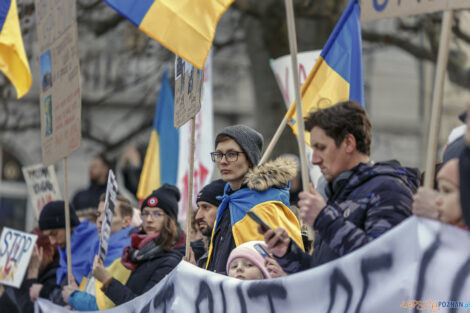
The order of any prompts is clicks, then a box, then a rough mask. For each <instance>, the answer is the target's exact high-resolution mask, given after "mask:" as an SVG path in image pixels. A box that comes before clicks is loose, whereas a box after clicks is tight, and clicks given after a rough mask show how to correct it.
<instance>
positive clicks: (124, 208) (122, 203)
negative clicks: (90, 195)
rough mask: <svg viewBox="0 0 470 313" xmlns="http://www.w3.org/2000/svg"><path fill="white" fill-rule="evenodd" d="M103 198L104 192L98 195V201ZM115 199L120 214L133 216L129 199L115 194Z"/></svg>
mask: <svg viewBox="0 0 470 313" xmlns="http://www.w3.org/2000/svg"><path fill="white" fill-rule="evenodd" d="M105 200H106V193H102V194H101V196H100V202H104V201H105ZM116 200H117V201H119V213H120V214H121V216H122V217H125V216H129V217H130V218H132V216H134V209H133V208H132V204H131V201H130V200H129V199H127V198H126V197H123V196H121V195H116Z"/></svg>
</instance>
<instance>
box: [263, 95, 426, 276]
mask: <svg viewBox="0 0 470 313" xmlns="http://www.w3.org/2000/svg"><path fill="white" fill-rule="evenodd" d="M305 125H306V129H307V130H309V131H310V143H311V145H312V147H313V149H314V153H313V157H312V163H313V164H314V165H318V166H319V167H320V169H321V172H322V174H323V176H324V177H325V179H326V180H327V182H328V184H327V186H326V190H325V193H326V195H327V197H328V199H327V201H325V200H324V199H323V197H322V196H321V195H320V194H318V193H316V192H315V191H314V190H313V188H312V189H311V191H310V192H302V193H301V194H300V195H299V203H298V204H299V209H300V215H301V217H302V218H303V221H304V222H305V223H308V224H309V225H312V226H313V227H314V228H315V230H316V237H315V243H314V250H313V255H312V256H310V255H308V254H305V253H304V252H303V251H302V250H301V249H299V248H298V247H297V246H296V245H295V244H294V243H292V242H291V240H290V239H289V238H288V237H287V236H286V233H285V231H284V230H283V229H277V230H276V232H273V231H272V230H269V231H267V232H265V233H264V236H265V240H266V243H267V244H268V246H269V248H270V249H271V250H272V252H273V253H274V255H275V256H276V257H277V258H278V261H279V263H280V264H281V266H283V268H284V270H285V271H286V272H290V273H292V272H297V271H300V270H304V269H308V268H311V267H314V266H318V265H320V264H323V263H326V262H329V261H332V260H334V259H337V258H339V257H341V256H343V255H345V254H348V253H350V252H352V251H354V250H356V249H358V248H360V247H362V246H364V245H365V244H367V243H368V242H370V241H372V240H374V239H375V238H377V237H379V236H380V235H382V234H383V233H384V232H386V231H388V230H389V229H391V228H392V227H394V226H395V225H397V224H399V223H400V222H401V221H403V220H404V219H406V218H407V217H408V216H410V215H411V206H412V202H413V199H412V195H413V193H414V192H415V191H416V189H417V187H418V185H419V173H418V171H417V170H416V169H409V168H404V167H401V166H400V164H399V163H398V162H397V161H390V162H383V163H376V164H372V163H371V162H370V160H369V153H370V142H371V137H370V128H371V125H370V122H369V120H368V118H367V115H366V112H365V111H364V109H363V108H362V107H361V106H360V105H359V104H357V103H356V102H353V101H348V102H342V103H338V104H337V105H335V106H333V107H330V108H327V109H323V110H319V111H316V112H315V113H312V114H311V115H310V116H309V117H308V118H307V119H306V122H305ZM260 231H261V230H260ZM280 238H282V239H284V240H282V239H281V240H282V241H280V240H279V239H280Z"/></svg>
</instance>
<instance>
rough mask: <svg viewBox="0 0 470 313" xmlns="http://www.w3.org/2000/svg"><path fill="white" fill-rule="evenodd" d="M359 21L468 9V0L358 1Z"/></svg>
mask: <svg viewBox="0 0 470 313" xmlns="http://www.w3.org/2000/svg"><path fill="white" fill-rule="evenodd" d="M360 5H361V21H363V22H364V21H371V20H376V19H381V18H388V17H399V16H409V15H417V14H426V13H432V12H437V11H443V10H451V9H463V8H470V1H469V0H360Z"/></svg>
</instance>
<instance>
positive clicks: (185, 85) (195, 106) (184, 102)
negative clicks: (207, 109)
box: [175, 56, 204, 128]
mask: <svg viewBox="0 0 470 313" xmlns="http://www.w3.org/2000/svg"><path fill="white" fill-rule="evenodd" d="M203 73H204V71H201V70H199V69H198V68H196V67H195V66H194V65H192V64H191V63H189V62H187V61H185V60H183V59H182V58H180V57H179V56H177V57H176V59H175V128H179V127H181V126H182V125H183V124H185V123H186V122H187V121H189V120H190V119H191V118H193V117H194V116H195V115H196V114H197V112H199V110H200V109H201V91H202V84H203Z"/></svg>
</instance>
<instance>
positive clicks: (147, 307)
mask: <svg viewBox="0 0 470 313" xmlns="http://www.w3.org/2000/svg"><path fill="white" fill-rule="evenodd" d="M150 304H151V302H149V303H147V304H146V305H145V306H144V307H143V308H142V310H140V312H139V313H149V312H150Z"/></svg>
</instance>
